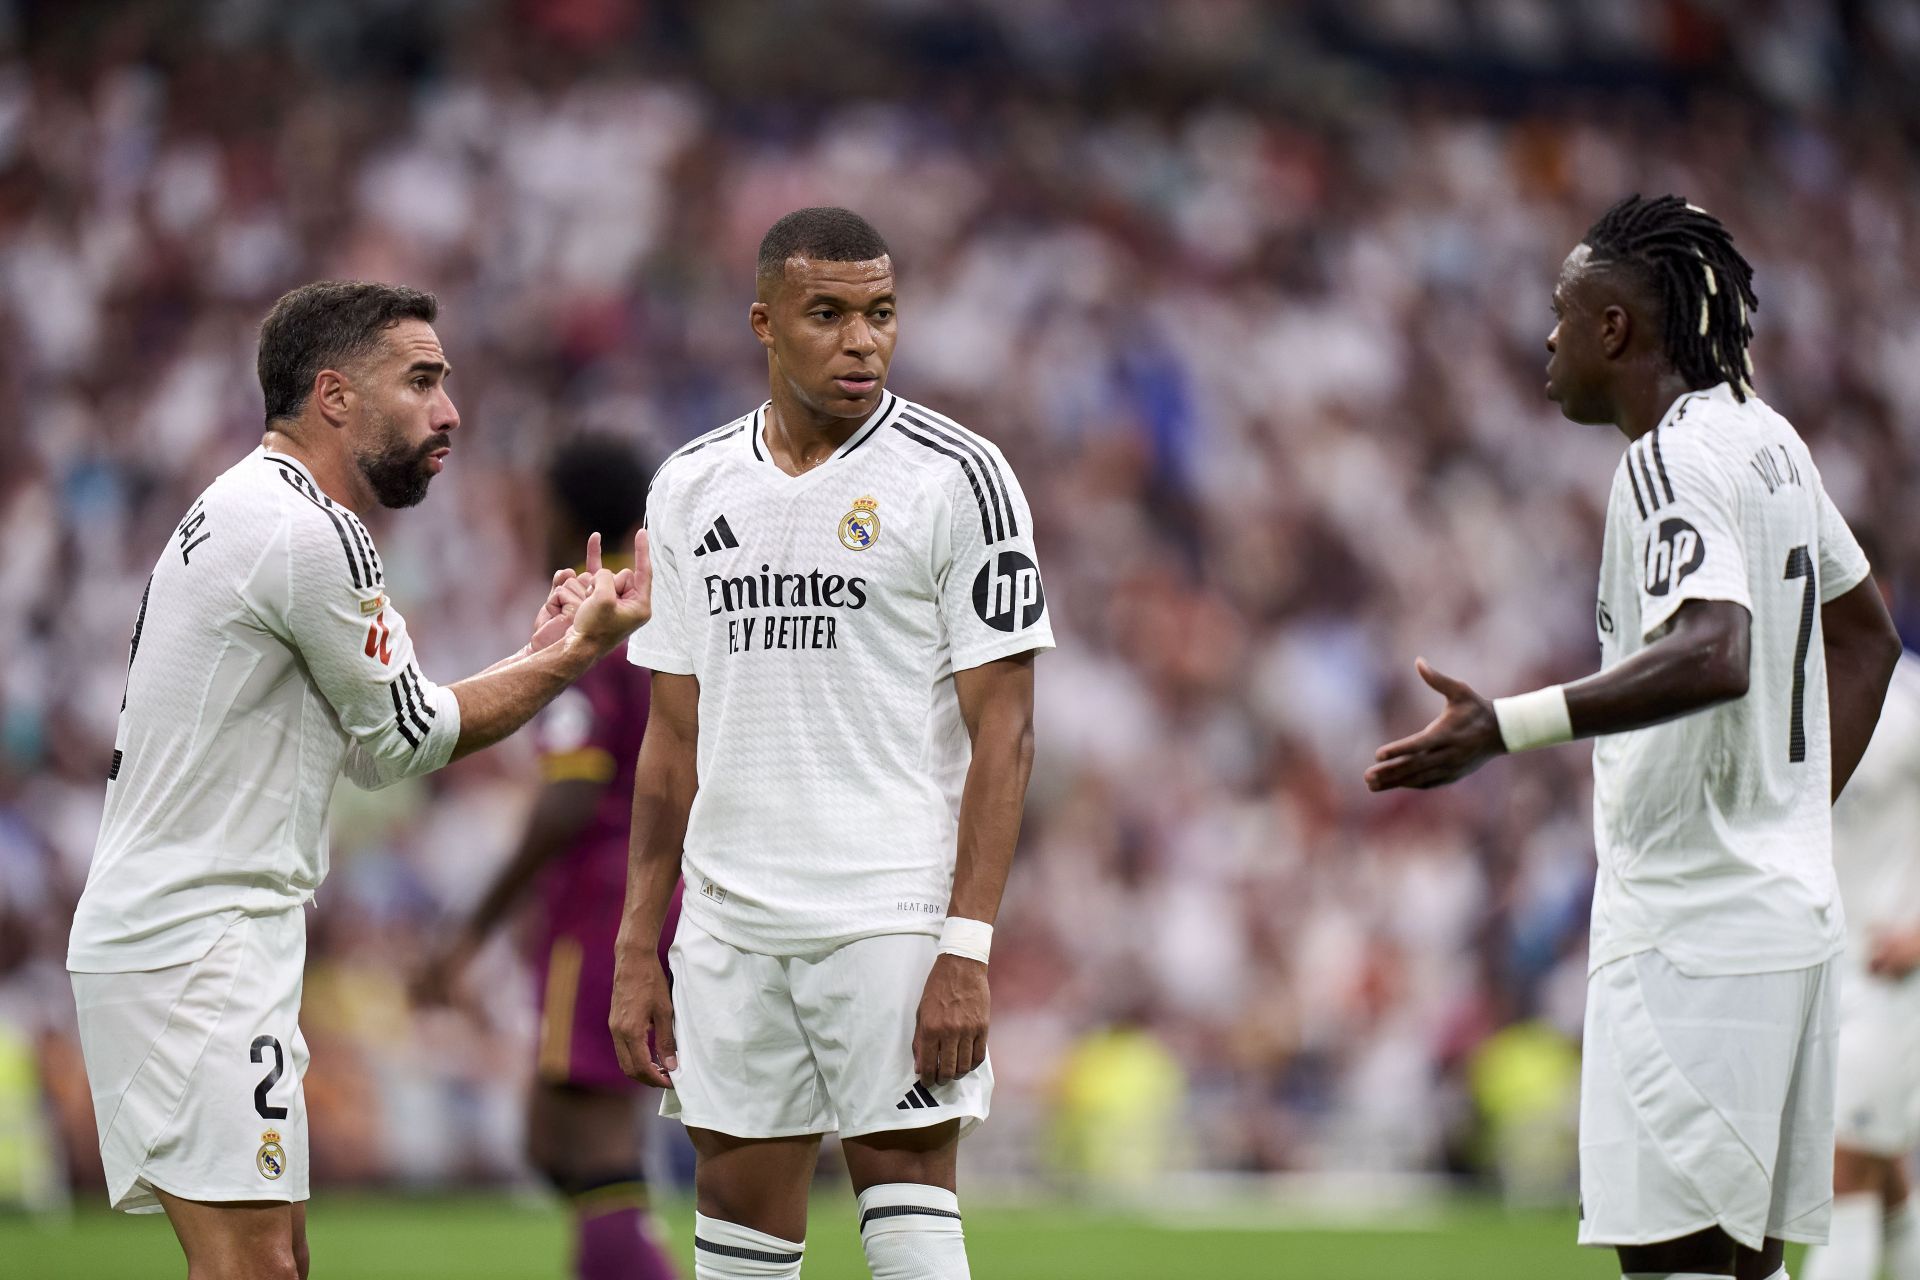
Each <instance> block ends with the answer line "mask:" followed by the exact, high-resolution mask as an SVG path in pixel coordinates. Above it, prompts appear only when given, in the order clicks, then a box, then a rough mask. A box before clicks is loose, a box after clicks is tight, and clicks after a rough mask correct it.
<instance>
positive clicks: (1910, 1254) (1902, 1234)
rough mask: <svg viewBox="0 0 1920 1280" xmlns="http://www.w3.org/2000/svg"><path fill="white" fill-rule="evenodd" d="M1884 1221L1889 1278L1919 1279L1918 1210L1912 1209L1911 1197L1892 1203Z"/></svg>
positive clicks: (1919, 1220)
mask: <svg viewBox="0 0 1920 1280" xmlns="http://www.w3.org/2000/svg"><path fill="white" fill-rule="evenodd" d="M1834 1205H1835V1207H1836V1208H1837V1207H1838V1206H1839V1202H1838V1201H1835V1202H1834ZM1884 1222H1885V1227H1884V1235H1885V1239H1886V1242H1887V1252H1886V1267H1887V1275H1888V1276H1889V1277H1890V1280H1920V1211H1916V1210H1915V1209H1914V1204H1913V1197H1912V1196H1908V1197H1907V1198H1906V1199H1905V1200H1902V1201H1901V1202H1900V1203H1899V1204H1897V1205H1895V1206H1894V1207H1893V1209H1892V1211H1891V1212H1890V1213H1888V1214H1887V1216H1886V1218H1885V1219H1884Z"/></svg>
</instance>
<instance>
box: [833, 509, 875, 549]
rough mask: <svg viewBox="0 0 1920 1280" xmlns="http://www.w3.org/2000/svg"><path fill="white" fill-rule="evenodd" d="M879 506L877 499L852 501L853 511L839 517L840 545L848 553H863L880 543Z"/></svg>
mask: <svg viewBox="0 0 1920 1280" xmlns="http://www.w3.org/2000/svg"><path fill="white" fill-rule="evenodd" d="M879 505H880V501H879V499H877V498H869V497H860V498H855V499H854V500H853V510H851V511H849V512H847V514H845V515H844V516H841V517H840V545H841V546H843V547H845V548H846V549H847V550H849V551H865V550H866V549H867V548H868V547H871V546H872V545H873V544H874V543H876V542H878V541H880V513H879V512H878V511H876V510H875V509H874V508H876V507H878V506H879Z"/></svg>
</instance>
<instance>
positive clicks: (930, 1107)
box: [788, 933, 993, 1141]
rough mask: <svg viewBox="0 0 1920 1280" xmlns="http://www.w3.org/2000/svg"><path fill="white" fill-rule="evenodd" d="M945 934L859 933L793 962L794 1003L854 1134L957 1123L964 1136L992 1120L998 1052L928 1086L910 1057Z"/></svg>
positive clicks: (846, 1131)
mask: <svg viewBox="0 0 1920 1280" xmlns="http://www.w3.org/2000/svg"><path fill="white" fill-rule="evenodd" d="M938 952H939V939H937V938H934V937H931V936H928V935H925V934H917V933H892V934H881V935H879V936H878V937H872V938H861V939H858V940H856V941H853V942H849V943H846V944H845V945H843V946H841V947H839V948H837V949H835V950H834V951H832V952H829V953H827V954H825V955H822V956H816V957H808V958H804V959H803V958H796V959H794V960H791V961H789V962H788V972H789V974H790V978H791V986H792V991H793V1000H794V1007H795V1008H796V1009H797V1010H799V1014H800V1022H801V1025H802V1026H804V1027H805V1028H806V1031H807V1039H808V1041H809V1043H810V1044H811V1045H812V1048H813V1058H814V1062H815V1063H816V1065H817V1066H818V1068H819V1071H820V1077H821V1079H822V1080H823V1081H824V1082H825V1086H826V1089H827V1096H828V1098H829V1100H830V1101H831V1102H832V1104H833V1112H834V1115H835V1116H836V1117H837V1118H838V1120H839V1131H840V1136H841V1137H842V1138H843V1139H847V1140H849V1141H851V1140H853V1139H858V1138H864V1137H866V1136H868V1135H871V1134H876V1133H886V1132H893V1131H899V1130H908V1129H931V1128H937V1127H939V1126H942V1125H945V1124H947V1123H948V1122H949V1121H952V1120H958V1121H960V1126H959V1127H960V1132H961V1134H962V1135H964V1134H966V1133H967V1132H968V1131H970V1130H972V1129H973V1128H974V1127H975V1126H977V1125H979V1124H980V1123H981V1122H982V1121H983V1120H985V1119H986V1117H987V1113H988V1111H989V1110H990V1109H991V1106H992V1101H993V1060H992V1057H991V1055H989V1056H988V1058H987V1060H986V1061H984V1062H983V1063H981V1065H980V1066H978V1067H976V1068H974V1069H973V1070H972V1071H970V1072H968V1073H967V1074H966V1075H964V1076H961V1077H960V1078H959V1079H957V1080H949V1081H947V1082H945V1083H944V1084H926V1083H923V1082H922V1081H921V1080H920V1078H919V1073H918V1072H916V1071H915V1070H914V1065H913V1036H914V1028H915V1025H916V1023H917V1021H918V1017H919V1011H920V998H921V996H922V995H923V994H924V993H925V991H926V985H927V973H928V971H929V970H930V969H931V968H932V967H933V959H934V956H935V955H936V954H938Z"/></svg>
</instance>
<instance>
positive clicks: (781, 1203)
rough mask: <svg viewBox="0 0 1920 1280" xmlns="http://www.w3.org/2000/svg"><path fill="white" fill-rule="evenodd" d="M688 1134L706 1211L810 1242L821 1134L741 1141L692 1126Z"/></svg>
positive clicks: (696, 1183) (698, 1191)
mask: <svg viewBox="0 0 1920 1280" xmlns="http://www.w3.org/2000/svg"><path fill="white" fill-rule="evenodd" d="M687 1136H688V1138H690V1139H691V1140H692V1142H693V1154H694V1158H695V1164H694V1175H693V1189H694V1196H695V1198H696V1200H697V1202H698V1204H699V1208H700V1212H701V1213H703V1214H705V1215H706V1216H707V1217H709V1218H718V1219H720V1220H721V1221H723V1222H732V1223H735V1224H737V1225H739V1226H743V1227H751V1228H752V1229H753V1230H755V1231H764V1232H766V1233H767V1234H768V1235H772V1236H778V1237H780V1238H781V1239H782V1240H805V1239H806V1238H807V1191H808V1188H809V1187H811V1186H812V1184H813V1167H814V1165H815V1164H816V1163H818V1161H819V1158H820V1135H819V1134H817V1133H811V1134H806V1135H803V1136H799V1137H791V1138H736V1137H734V1136H733V1135H731V1134H726V1133H719V1132H716V1131H714V1130H712V1129H696V1128H689V1129H688V1130H687Z"/></svg>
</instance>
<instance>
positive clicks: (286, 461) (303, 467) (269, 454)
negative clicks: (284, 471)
mask: <svg viewBox="0 0 1920 1280" xmlns="http://www.w3.org/2000/svg"><path fill="white" fill-rule="evenodd" d="M253 456H254V457H256V458H259V459H261V460H263V461H266V462H272V463H275V464H277V465H279V466H283V467H292V468H293V469H294V470H295V471H298V472H299V473H300V474H301V475H303V476H305V477H306V478H307V483H308V484H310V485H312V486H313V487H314V491H315V492H316V493H317V492H319V491H320V483H319V481H317V480H315V479H314V478H313V472H311V471H309V470H307V464H306V463H304V462H302V461H300V459H298V458H296V457H294V456H293V455H292V454H290V453H275V452H274V451H273V450H272V449H269V448H267V446H265V445H259V446H257V447H256V448H255V449H254V451H253Z"/></svg>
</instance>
